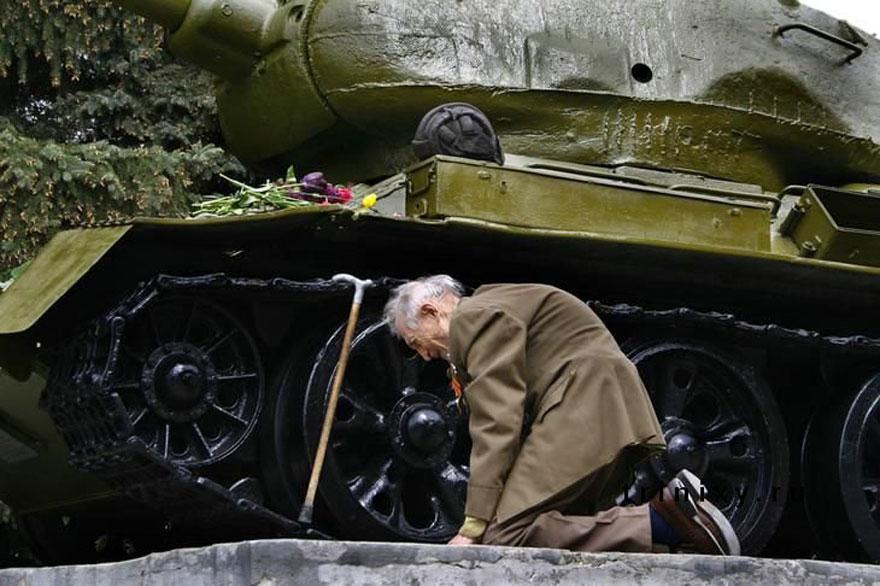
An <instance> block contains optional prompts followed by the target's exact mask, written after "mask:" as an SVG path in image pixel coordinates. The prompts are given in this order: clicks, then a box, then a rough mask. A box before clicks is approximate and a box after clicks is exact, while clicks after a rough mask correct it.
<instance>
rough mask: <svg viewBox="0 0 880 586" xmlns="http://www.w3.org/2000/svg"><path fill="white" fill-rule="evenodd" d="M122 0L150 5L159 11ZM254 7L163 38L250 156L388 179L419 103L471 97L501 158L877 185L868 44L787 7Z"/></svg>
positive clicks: (558, 2) (878, 86)
mask: <svg viewBox="0 0 880 586" xmlns="http://www.w3.org/2000/svg"><path fill="white" fill-rule="evenodd" d="M120 1H121V0H120ZM126 1H127V2H130V3H134V4H140V5H142V6H151V7H152V8H150V10H152V11H153V12H155V11H156V10H158V9H157V8H156V6H161V2H171V0H126ZM186 1H187V0H181V4H180V5H177V4H173V6H172V7H171V8H169V11H170V12H171V13H173V14H174V15H175V16H174V18H171V17H169V18H168V19H166V20H176V19H177V16H176V15H177V14H178V13H179V10H180V6H183V5H184V4H185V3H186ZM265 1H266V2H269V0H265ZM157 3H159V4H157ZM270 4H271V3H269V4H263V0H224V1H222V2H221V1H220V0H193V5H192V6H191V7H190V9H189V11H188V12H187V15H186V17H185V19H184V22H183V24H182V25H180V27H179V28H178V30H177V31H176V32H175V33H174V34H173V36H172V42H171V48H172V49H173V50H174V51H175V52H177V53H178V54H180V55H181V56H182V57H184V58H187V59H190V60H193V61H195V62H196V63H198V64H200V65H201V66H203V67H206V68H208V69H210V70H212V71H215V72H217V73H218V74H219V75H220V76H221V77H223V78H224V79H225V80H226V81H224V82H223V83H221V84H219V85H218V105H219V109H220V116H221V120H222V123H223V129H224V133H225V135H226V138H227V143H228V144H229V145H230V148H231V149H232V150H233V151H234V152H235V153H236V154H237V155H238V156H239V157H241V158H242V160H244V161H247V162H249V163H253V164H256V163H260V162H263V163H267V162H271V163H277V164H278V166H279V167H283V165H285V164H287V163H290V162H293V163H295V164H296V166H297V168H298V169H309V170H310V169H312V168H320V169H322V170H323V171H325V172H326V173H328V174H329V175H330V176H333V177H334V178H337V180H349V179H351V180H362V179H365V178H372V177H378V176H382V175H388V174H390V173H392V172H395V171H397V170H399V169H401V168H403V167H405V166H406V165H408V164H410V163H412V162H413V158H412V153H411V150H410V149H409V146H408V144H409V140H410V138H411V137H412V134H413V131H414V129H415V127H416V125H417V123H418V121H419V118H420V117H421V116H422V115H423V114H424V113H425V112H426V111H427V110H428V109H430V108H431V107H433V106H435V105H437V104H438V103H442V102H449V101H470V102H472V103H474V104H476V105H477V106H479V107H480V108H482V109H483V110H484V111H486V113H487V114H488V115H489V117H490V118H491V119H492V120H493V121H494V123H495V125H496V127H497V129H498V131H499V134H500V136H501V140H502V144H503V146H504V147H505V149H506V151H507V152H511V153H516V154H523V155H530V156H536V157H543V158H549V159H554V160H562V161H572V162H579V163H590V164H609V165H611V164H619V163H621V162H627V163H632V164H640V165H644V166H651V167H657V168H665V169H672V168H679V169H691V170H695V171H698V172H701V173H703V174H705V175H710V176H715V177H724V178H728V179H732V180H737V181H744V182H751V183H758V184H760V185H762V186H763V187H764V188H765V189H768V190H779V189H781V188H782V187H784V186H785V185H788V184H793V183H800V184H805V183H821V184H826V185H841V184H843V183H848V182H852V181H878V180H880V148H878V141H880V41H878V40H877V39H875V38H873V37H871V36H870V35H867V34H862V33H859V32H858V30H857V29H854V28H851V27H850V26H848V25H845V24H841V23H840V22H839V21H837V20H836V19H833V18H831V17H829V16H827V15H825V14H822V13H820V12H817V11H815V10H812V9H810V8H808V7H805V6H800V5H799V4H798V3H796V2H777V1H774V0H748V1H742V2H728V1H726V0H706V1H702V2H691V1H688V0H663V1H661V0H643V1H640V2H632V1H631V0H603V1H599V0H593V1H587V2H584V1H582V0H546V1H544V2H542V3H541V6H540V10H536V9H535V7H534V5H533V4H532V3H528V2H522V1H519V0H500V1H499V0H493V1H490V0H473V1H469V2H454V1H452V0H426V1H425V2H411V1H410V0H373V1H371V2H351V1H349V0H311V1H306V0H302V1H296V2H287V3H284V4H283V5H281V6H279V7H277V8H275V7H274V5H273V6H270ZM267 11H268V12H267ZM225 13H229V14H228V16H227V15H225ZM259 22H261V23H262V25H261V26H257V23H259ZM797 23H802V24H805V25H809V26H813V27H816V28H818V29H821V30H823V31H827V32H828V33H830V34H832V35H834V36H837V37H840V38H843V39H845V40H847V41H849V42H854V43H856V44H857V45H859V46H860V47H863V48H864V53H863V55H861V56H860V57H859V58H857V59H855V60H854V61H853V62H852V63H850V64H846V63H844V59H845V57H846V56H847V55H848V52H847V51H846V50H845V49H842V48H841V47H839V46H836V45H834V44H831V43H828V42H827V41H823V40H821V39H817V38H816V37H814V36H811V35H808V34H800V33H799V32H798V31H792V32H791V34H787V35H785V37H780V36H779V35H777V34H775V31H776V30H777V29H778V28H779V27H780V26H784V25H789V24H797ZM854 24H855V25H856V26H857V25H858V23H854ZM171 28H173V27H171ZM782 64H784V65H782ZM635 65H639V66H640V67H643V68H644V67H647V68H650V70H651V79H650V81H647V82H640V81H639V80H638V79H636V76H635V75H634V74H633V71H632V68H633V66H635Z"/></svg>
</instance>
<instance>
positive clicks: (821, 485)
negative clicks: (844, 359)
mask: <svg viewBox="0 0 880 586" xmlns="http://www.w3.org/2000/svg"><path fill="white" fill-rule="evenodd" d="M802 462H803V468H804V477H805V480H806V497H807V511H808V513H809V517H810V521H811V523H812V524H813V526H814V529H815V533H816V535H817V537H818V538H819V540H820V542H822V543H823V545H824V548H825V549H826V550H827V551H828V552H830V553H833V554H838V555H850V556H851V555H852V552H858V554H859V555H861V556H862V557H863V558H864V559H868V560H873V561H877V560H880V375H877V376H874V377H873V378H871V379H870V380H868V382H866V383H864V384H863V385H862V386H861V387H860V388H859V389H858V391H857V392H856V393H855V394H854V395H850V396H849V397H847V398H846V399H844V400H841V401H839V402H838V404H837V405H835V406H833V407H832V408H830V409H822V410H820V411H817V413H816V414H815V415H814V416H813V420H812V421H811V423H810V429H809V431H808V433H807V438H806V440H805V442H804V449H803V452H802Z"/></svg>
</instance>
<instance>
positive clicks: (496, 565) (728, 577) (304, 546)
mask: <svg viewBox="0 0 880 586" xmlns="http://www.w3.org/2000/svg"><path fill="white" fill-rule="evenodd" d="M710 582H711V583H713V584H748V585H749V586H753V585H754V584H817V585H819V584H844V583H845V584H877V583H880V566H871V565H861V564H844V563H831V562H818V561H809V560H801V561H796V560H768V559H757V558H747V557H741V558H720V557H711V556H697V555H654V554H618V553H603V554H587V553H571V552H566V551H559V550H553V549H518V548H509V547H488V546H470V547H453V546H444V545H416V544H391V543H364V542H345V541H337V542H319V541H301V540H295V539H289V540H281V539H279V540H267V541H247V542H241V543H227V544H218V545H212V546H210V547H203V548H194V549H179V550H174V551H169V552H164V553H155V554H151V555H148V556H146V557H142V558H138V559H134V560H128V561H125V562H118V563H114V564H99V565H94V566H59V567H54V568H37V569H30V568H21V569H17V568H14V569H8V570H0V585H3V586H6V585H16V586H17V585H35V586H43V585H46V586H49V585H51V586H56V585H60V584H95V585H104V584H106V585H108V586H109V585H111V584H112V585H117V584H159V585H164V584H167V585H169V586H184V585H186V586H201V585H205V586H208V585H210V586H239V585H241V586H245V585H247V586H250V585H260V586H264V585H265V586H270V585H271V586H275V585H283V584H304V585H309V586H311V585H314V584H345V585H352V586H357V585H361V584H431V585H432V586H433V585H437V586H446V585H449V586H467V585H471V584H480V585H483V584H534V583H544V584H586V583H592V584H595V583H600V584H632V583H638V584H644V585H648V584H664V585H665V584H708V583H710Z"/></svg>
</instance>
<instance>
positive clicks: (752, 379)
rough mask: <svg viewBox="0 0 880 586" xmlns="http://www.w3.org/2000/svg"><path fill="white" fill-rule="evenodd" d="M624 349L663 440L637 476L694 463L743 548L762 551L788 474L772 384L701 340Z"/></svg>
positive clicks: (669, 472) (664, 473)
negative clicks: (647, 469) (662, 445)
mask: <svg viewBox="0 0 880 586" xmlns="http://www.w3.org/2000/svg"><path fill="white" fill-rule="evenodd" d="M627 348H628V350H629V351H628V352H627V353H628V355H629V357H630V360H632V361H633V363H635V365H636V366H637V367H638V369H639V374H640V375H641V377H642V380H643V381H644V383H645V386H646V387H647V389H648V392H649V394H650V396H651V401H652V403H653V405H654V409H655V411H656V412H657V417H658V419H659V420H660V422H661V426H662V429H663V432H664V436H665V438H666V442H667V450H666V452H665V453H664V454H662V455H660V456H657V457H655V458H654V459H652V461H651V468H652V469H653V474H642V475H640V478H641V479H642V482H645V479H646V478H659V480H660V481H662V482H664V483H665V482H667V481H668V480H669V479H671V478H672V477H673V476H674V475H675V474H676V473H677V472H678V471H679V470H681V469H682V468H687V469H689V470H691V471H692V472H694V473H695V474H697V475H698V476H699V477H700V479H701V480H702V481H703V483H704V485H705V486H706V489H707V490H706V498H708V499H709V500H710V501H711V502H712V503H713V504H715V505H716V506H717V507H719V508H720V509H721V510H722V511H723V512H724V514H725V515H726V516H727V517H728V519H730V522H731V524H732V525H733V526H734V528H735V529H736V531H737V535H738V536H739V538H740V541H741V543H742V546H743V551H744V552H746V553H756V552H758V551H760V549H761V548H762V547H763V546H764V545H765V544H766V543H767V541H768V540H769V539H770V537H772V535H773V533H774V531H775V530H776V527H777V525H778V524H779V519H780V517H781V515H782V512H783V509H784V507H785V500H786V494H787V491H788V479H789V470H788V469H789V463H788V458H789V454H788V443H787V438H786V433H785V427H784V424H783V421H782V418H781V416H780V414H779V409H778V407H777V406H776V402H775V400H774V399H773V397H772V396H771V394H770V389H769V388H768V387H767V385H766V383H765V382H764V381H763V379H762V378H761V377H760V376H759V375H758V374H757V373H756V372H755V370H754V368H753V367H752V366H751V365H749V364H748V363H746V362H744V361H743V360H741V359H739V358H738V357H736V356H733V355H731V354H728V353H724V352H721V351H719V350H717V349H715V348H713V347H712V346H709V345H707V344H703V343H701V342H691V341H647V342H641V343H634V344H629V345H627ZM655 482H656V480H655ZM656 488H657V486H656V485H654V486H648V487H646V489H647V490H649V491H650V490H651V489H656Z"/></svg>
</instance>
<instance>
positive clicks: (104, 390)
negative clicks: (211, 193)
mask: <svg viewBox="0 0 880 586" xmlns="http://www.w3.org/2000/svg"><path fill="white" fill-rule="evenodd" d="M395 283H396V282H394V281H391V280H388V279H386V280H380V281H379V282H378V283H377V285H379V286H381V287H385V288H388V287H390V286H393V285H394V284H395ZM221 290H223V291H236V292H249V293H253V292H258V291H260V292H266V291H268V292H272V293H278V294H286V295H293V296H297V295H324V296H327V295H345V294H347V293H348V292H349V286H348V285H346V284H341V283H336V282H333V281H309V282H296V281H290V280H287V279H270V280H257V279H232V278H228V277H226V276H225V275H207V276H199V277H191V278H181V277H169V276H164V275H162V276H158V277H156V278H155V279H153V280H151V281H150V282H148V283H146V284H145V285H143V286H142V287H140V288H139V289H138V290H137V291H136V292H135V293H134V294H132V295H131V296H129V297H128V298H127V299H126V300H125V301H123V302H122V303H121V304H120V305H119V306H117V307H116V308H114V309H113V310H111V311H110V312H108V313H107V314H105V315H104V316H103V317H101V318H99V319H98V320H97V321H95V322H93V323H92V324H91V325H90V327H89V328H88V330H87V331H86V332H84V333H82V334H80V335H79V336H77V337H76V338H75V339H74V340H71V341H69V342H68V343H67V344H65V346H64V348H62V349H61V351H60V353H59V356H58V357H57V360H56V366H55V367H54V368H53V371H52V373H51V375H50V378H49V381H48V384H47V385H46V390H45V391H44V393H43V395H42V397H41V407H42V408H43V409H45V410H46V411H48V412H49V414H50V416H51V417H52V419H53V421H54V422H55V425H56V426H57V428H58V429H59V431H60V432H61V435H62V436H63V438H64V440H65V442H66V443H67V446H68V454H69V455H68V459H69V462H70V464H71V465H72V466H74V467H75V468H77V469H79V470H82V471H84V472H87V473H90V474H93V475H95V476H97V477H99V478H101V479H102V480H104V481H105V482H106V483H107V484H108V485H109V486H110V487H112V488H113V489H114V490H116V491H118V492H119V493H121V494H124V495H126V496H128V497H130V498H132V499H134V500H135V501H137V502H139V503H141V504H144V505H146V506H148V507H150V508H152V509H155V510H158V511H160V512H162V513H163V514H164V515H165V518H166V519H167V524H166V526H167V527H168V528H169V529H170V527H174V528H176V529H179V530H182V531H184V532H189V531H204V532H206V533H208V534H210V535H212V536H214V537H215V540H216V537H217V536H219V535H223V536H224V537H230V538H232V537H235V538H241V537H278V536H297V535H299V536H302V535H308V536H315V537H320V536H321V535H320V534H319V533H317V532H315V531H313V530H307V529H304V528H302V527H301V526H300V525H299V524H298V523H296V522H294V521H292V520H291V519H288V518H287V517H285V516H283V515H279V514H277V513H275V512H273V511H271V510H269V509H268V508H266V507H264V506H262V505H261V504H258V503H257V502H255V501H254V500H252V499H250V498H247V496H248V495H240V494H236V492H235V491H232V490H229V489H227V488H225V487H223V486H221V485H220V484H218V483H216V482H214V481H212V480H210V479H208V478H205V477H204V476H199V475H197V474H196V473H194V472H193V471H191V470H189V469H188V468H186V467H184V466H181V465H179V464H175V463H173V462H172V461H170V460H169V459H166V458H165V457H163V455H161V454H159V453H157V452H155V451H153V450H152V449H150V448H149V447H148V446H147V445H146V444H145V443H144V442H143V441H142V440H141V439H140V438H138V437H137V436H136V435H135V433H134V430H133V426H132V424H131V421H130V419H129V416H128V413H127V411H126V409H125V407H124V405H123V402H122V400H121V399H120V397H119V393H118V391H116V390H114V389H113V388H112V385H111V379H112V374H113V371H114V368H115V365H116V361H117V359H118V356H119V352H120V344H121V341H122V338H123V334H124V331H125V327H126V322H127V320H129V319H130V318H131V317H132V316H134V314H135V313H137V312H138V310H139V309H140V308H142V307H143V306H144V305H145V304H147V303H148V302H149V301H150V300H152V299H153V298H154V297H156V296H157V295H160V294H164V293H179V292H190V293H192V292H202V293H207V292H217V291H221Z"/></svg>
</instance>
